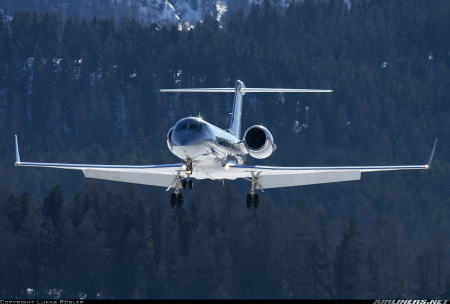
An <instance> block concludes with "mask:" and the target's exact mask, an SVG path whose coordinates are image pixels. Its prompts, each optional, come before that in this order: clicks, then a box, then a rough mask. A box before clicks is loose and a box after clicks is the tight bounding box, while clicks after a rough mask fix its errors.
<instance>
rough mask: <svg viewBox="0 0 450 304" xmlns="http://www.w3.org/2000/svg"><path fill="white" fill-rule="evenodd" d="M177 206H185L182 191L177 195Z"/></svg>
mask: <svg viewBox="0 0 450 304" xmlns="http://www.w3.org/2000/svg"><path fill="white" fill-rule="evenodd" d="M177 206H178V208H180V209H181V208H183V206H184V197H183V194H182V193H179V194H178V195H177Z"/></svg>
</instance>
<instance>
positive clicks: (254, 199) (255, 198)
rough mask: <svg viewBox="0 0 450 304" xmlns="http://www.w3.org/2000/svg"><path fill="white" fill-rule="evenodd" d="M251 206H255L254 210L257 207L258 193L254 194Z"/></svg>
mask: <svg viewBox="0 0 450 304" xmlns="http://www.w3.org/2000/svg"><path fill="white" fill-rule="evenodd" d="M253 208H255V209H256V210H257V209H259V195H258V194H255V195H254V196H253Z"/></svg>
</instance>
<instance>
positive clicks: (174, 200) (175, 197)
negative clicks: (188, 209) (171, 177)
mask: <svg viewBox="0 0 450 304" xmlns="http://www.w3.org/2000/svg"><path fill="white" fill-rule="evenodd" d="M180 173H181V171H178V174H177V177H176V178H175V181H174V184H175V192H174V193H172V194H171V195H170V207H171V208H172V209H174V208H179V209H181V208H183V206H184V196H183V193H180V188H183V190H186V189H189V190H192V189H193V188H194V181H193V180H192V179H189V176H190V175H191V174H192V160H191V159H187V160H186V171H185V173H186V175H187V178H186V179H183V180H182V181H180ZM172 185H173V184H172ZM172 185H171V186H170V187H169V188H168V189H167V190H169V189H170V188H171V187H172Z"/></svg>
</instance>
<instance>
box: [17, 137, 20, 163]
mask: <svg viewBox="0 0 450 304" xmlns="http://www.w3.org/2000/svg"><path fill="white" fill-rule="evenodd" d="M18 164H20V155H19V144H18V143H17V135H16V166H17V165H18Z"/></svg>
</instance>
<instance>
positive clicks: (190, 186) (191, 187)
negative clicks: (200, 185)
mask: <svg viewBox="0 0 450 304" xmlns="http://www.w3.org/2000/svg"><path fill="white" fill-rule="evenodd" d="M192 189H194V181H193V180H192V179H190V180H189V190H192Z"/></svg>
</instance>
